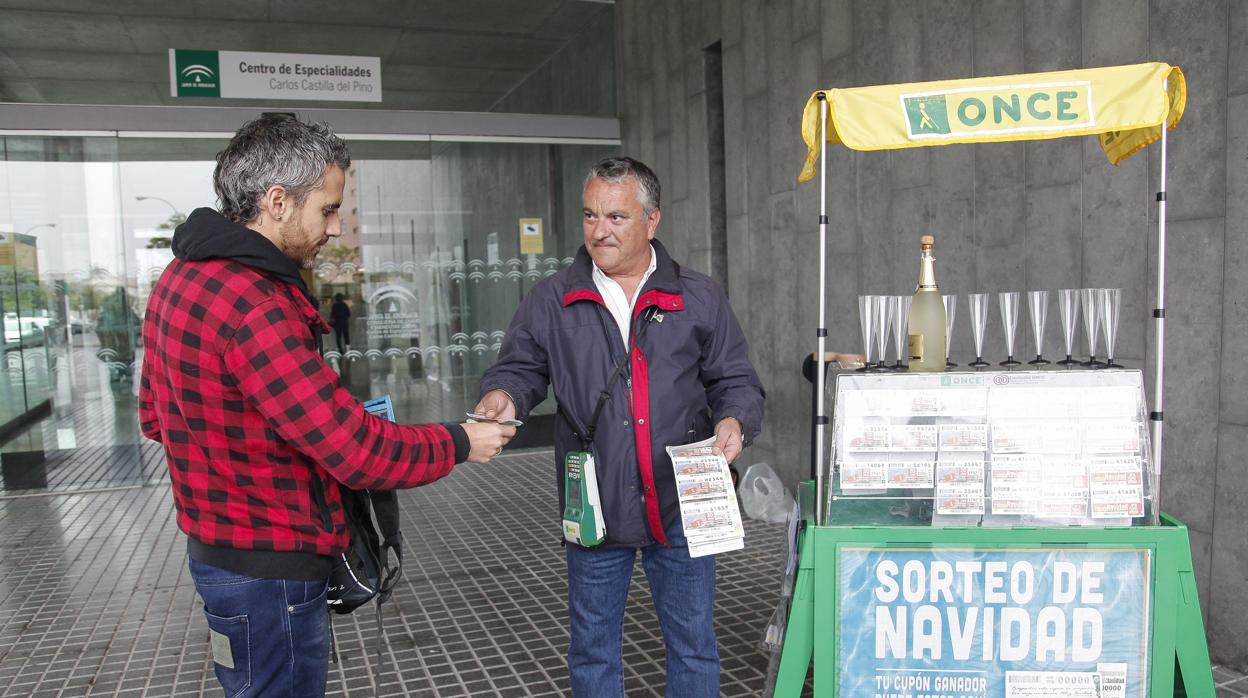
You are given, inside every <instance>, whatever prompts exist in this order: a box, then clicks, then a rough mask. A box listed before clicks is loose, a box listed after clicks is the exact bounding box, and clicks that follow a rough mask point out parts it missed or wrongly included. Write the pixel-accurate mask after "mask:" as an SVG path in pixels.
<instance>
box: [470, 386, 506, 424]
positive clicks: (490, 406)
mask: <svg viewBox="0 0 1248 698" xmlns="http://www.w3.org/2000/svg"><path fill="white" fill-rule="evenodd" d="M472 411H473V413H475V414H479V415H482V416H484V417H486V418H487V419H497V420H499V421H504V420H508V419H515V418H516V405H515V403H513V402H512V401H511V396H510V395H508V394H507V393H505V392H503V391H502V390H491V391H490V392H488V393H486V394H485V395H483V396H481V400H480V401H479V402H478V403H477V406H476V407H474V408H472Z"/></svg>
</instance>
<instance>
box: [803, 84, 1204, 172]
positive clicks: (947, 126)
mask: <svg viewBox="0 0 1248 698" xmlns="http://www.w3.org/2000/svg"><path fill="white" fill-rule="evenodd" d="M1167 80H1168V81H1169V82H1167ZM820 95H823V96H824V98H825V99H824V100H820V99H819V96H820ZM1186 103H1187V83H1186V81H1185V80H1184V79H1183V71H1181V70H1179V69H1178V68H1176V67H1174V66H1170V65H1167V64H1165V63H1141V64H1138V65H1121V66H1112V67H1108V68H1089V69H1086V70H1063V71H1058V72H1052V73H1031V74H1027V75H1001V76H997V77H987V78H970V79H966V80H939V81H936V82H915V83H908V84H902V85H880V86H876V87H853V88H846V89H832V90H819V91H817V92H815V93H814V94H812V95H811V96H810V100H809V101H807V102H806V108H805V109H804V110H803V111H802V140H804V141H806V147H807V153H806V164H805V165H803V167H802V174H801V175H800V176H799V178H798V179H799V180H800V181H802V182H805V181H807V180H809V179H811V178H812V177H814V176H815V163H816V162H817V161H818V159H819V105H820V104H824V105H827V109H828V123H829V124H831V125H832V128H830V129H828V133H827V141H828V143H843V144H845V145H846V146H847V147H849V148H852V149H854V150H891V149H894V148H916V147H921V146H930V145H948V144H951V143H991V142H996V141H1024V140H1038V139H1042V138H1063V137H1066V136H1086V135H1090V134H1099V136H1100V138H1099V140H1100V142H1101V147H1102V148H1103V149H1104V150H1105V154H1106V155H1107V156H1108V157H1109V161H1110V162H1111V163H1113V164H1115V165H1117V164H1118V163H1119V162H1122V161H1123V160H1124V159H1126V157H1127V156H1129V155H1131V154H1132V153H1134V152H1135V151H1137V150H1139V149H1141V148H1143V147H1144V146H1146V145H1148V144H1149V143H1152V142H1153V141H1155V140H1157V139H1158V138H1160V137H1161V124H1162V123H1163V122H1165V121H1168V122H1169V124H1170V128H1172V129H1173V128H1174V127H1175V126H1177V125H1178V123H1179V119H1181V118H1182V117H1183V108H1184V106H1185V105H1186Z"/></svg>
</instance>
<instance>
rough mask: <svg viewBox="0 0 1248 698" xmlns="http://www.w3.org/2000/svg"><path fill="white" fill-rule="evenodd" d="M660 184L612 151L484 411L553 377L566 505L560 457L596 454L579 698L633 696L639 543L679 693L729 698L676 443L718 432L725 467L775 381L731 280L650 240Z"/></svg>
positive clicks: (503, 361) (747, 437)
mask: <svg viewBox="0 0 1248 698" xmlns="http://www.w3.org/2000/svg"><path fill="white" fill-rule="evenodd" d="M660 215H661V214H660V211H659V181H658V178H657V177H656V176H655V175H654V173H653V172H652V171H651V170H650V168H648V167H646V166H645V165H644V164H642V163H640V162H638V161H636V160H633V159H631V158H608V159H606V160H603V161H601V162H599V163H598V164H596V165H595V166H594V167H593V168H591V170H590V173H589V176H588V177H587V178H586V181H585V189H584V211H583V221H582V225H583V228H584V235H585V245H584V247H582V248H581V249H580V250H578V251H577V255H576V259H575V261H574V262H573V263H572V266H571V267H569V268H568V269H565V270H563V271H561V272H560V273H558V274H556V275H555V276H553V277H551V278H549V279H547V280H545V281H544V282H542V283H541V284H539V285H538V286H537V287H535V288H534V289H533V290H532V291H531V292H530V293H529V294H528V295H527V296H526V297H525V299H524V301H523V302H522V303H521V304H520V307H519V309H517V311H516V314H515V317H514V318H513V319H512V322H511V327H510V328H509V329H508V332H507V337H506V339H505V340H504V341H503V347H502V351H501V352H500V354H499V358H498V362H497V363H496V364H495V365H494V366H493V367H492V368H490V369H489V370H488V371H486V373H485V375H484V377H483V378H482V380H481V392H482V397H481V401H480V402H479V403H478V404H477V406H476V411H477V412H478V413H483V414H485V415H486V416H488V417H494V418H498V419H514V418H518V419H525V418H527V416H528V413H529V411H530V410H532V409H533V407H534V406H536V405H537V404H538V403H540V402H541V401H542V400H543V399H545V397H546V393H547V387H548V386H550V387H553V389H554V395H555V399H556V401H557V402H558V408H559V409H558V419H557V420H556V435H555V450H556V454H555V455H556V464H557V470H558V478H559V493H560V510H561V511H562V508H563V501H562V498H563V479H564V468H563V463H564V456H565V454H567V453H568V452H569V451H577V450H581V449H582V448H583V442H584V439H585V437H586V435H587V433H588V431H589V425H590V423H591V421H592V419H593V415H594V412H595V408H596V406H597V405H598V403H599V397H600V395H601V394H602V392H603V391H604V389H606V388H607V387H608V383H609V382H610V379H611V376H612V374H613V373H615V372H616V370H617V368H619V367H620V365H621V363H623V364H624V366H623V367H622V368H621V369H620V370H621V379H619V380H617V381H615V383H614V384H613V385H612V386H611V389H610V391H609V393H608V395H609V397H608V398H607V399H606V400H605V401H604V402H603V408H602V412H601V414H600V417H599V419H598V421H597V424H596V430H595V431H594V432H593V442H592V447H591V449H590V450H591V451H592V452H593V454H594V459H595V462H596V464H597V474H598V487H599V492H600V496H601V502H602V508H603V515H604V518H605V525H606V539H605V540H604V541H603V543H602V544H600V545H598V546H595V547H593V548H586V547H581V546H579V545H574V544H569V545H568V546H567V562H568V587H569V589H568V595H569V598H568V610H569V617H570V621H571V645H570V647H569V650H568V668H569V671H570V674H571V678H572V693H573V695H574V696H595V697H597V696H611V695H618V696H623V695H624V671H623V664H622V660H621V651H622V647H621V644H622V626H623V620H624V606H625V602H626V601H627V598H628V587H629V581H630V577H631V576H632V569H633V560H634V557H635V555H636V551H637V550H641V553H642V563H643V567H644V568H645V571H646V576H647V578H648V580H649V582H650V588H651V593H652V594H653V596H654V604H655V608H656V610H657V611H658V616H659V621H660V625H661V626H662V630H663V637H664V640H665V642H666V645H667V695H669V696H681V697H682V698H685V697H691V696H692V697H696V696H718V695H719V652H718V648H717V646H716V640H715V629H714V619H713V616H712V611H713V609H714V603H715V559H714V557H712V556H707V557H699V558H690V557H689V550H688V546H687V544H686V540H685V535H684V528H683V526H682V524H681V520H680V510H679V501H678V499H677V495H676V487H675V474H674V472H673V470H672V464H671V460H670V459H669V457H668V455H667V452H666V450H665V447H666V446H670V445H675V444H684V443H689V442H692V441H698V440H701V439H705V438H708V437H710V436H711V435H712V434H714V436H715V446H716V448H718V449H719V450H720V451H721V452H722V453H723V454H724V456H725V457H726V458H727V460H728V461H729V462H731V461H732V460H733V459H735V458H736V457H737V455H739V454H740V453H741V449H742V448H743V447H744V446H745V445H746V444H747V443H749V442H750V441H751V440H752V439H753V438H754V437H755V436H757V435H758V432H759V430H760V428H761V426H762V419H763V389H762V386H761V384H760V383H759V380H758V376H757V374H756V373H755V371H754V368H753V366H752V365H751V364H750V361H749V356H748V351H747V347H746V342H745V335H744V333H743V332H742V331H741V326H740V325H739V324H738V323H737V320H736V318H735V317H734V316H733V313H732V308H731V307H729V305H728V297H727V295H726V294H725V293H724V290H723V289H722V288H721V287H720V286H719V285H718V284H716V283H715V282H714V281H712V280H711V279H710V278H708V277H707V276H705V275H703V274H699V273H697V272H694V271H691V270H688V269H685V268H683V267H681V266H680V265H679V264H677V263H676V262H674V261H673V260H672V259H671V257H669V256H668V254H667V250H666V249H664V247H663V245H662V244H661V243H660V242H659V241H658V240H655V239H654V235H655V231H656V230H657V229H658V226H659V219H660Z"/></svg>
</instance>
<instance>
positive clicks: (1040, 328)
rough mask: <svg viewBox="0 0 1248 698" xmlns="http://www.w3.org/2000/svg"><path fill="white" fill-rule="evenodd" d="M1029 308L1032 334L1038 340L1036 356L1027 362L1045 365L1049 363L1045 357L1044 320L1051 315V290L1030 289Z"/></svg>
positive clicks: (1033, 364)
mask: <svg viewBox="0 0 1248 698" xmlns="http://www.w3.org/2000/svg"><path fill="white" fill-rule="evenodd" d="M1027 309H1028V310H1030V311H1031V336H1032V337H1034V338H1035V340H1036V358H1034V359H1032V360H1031V361H1028V362H1027V363H1028V365H1030V366H1043V365H1045V364H1047V363H1049V362H1048V361H1046V360H1045V358H1044V321H1045V320H1046V319H1047V318H1048V315H1049V292H1048V291H1028V292H1027Z"/></svg>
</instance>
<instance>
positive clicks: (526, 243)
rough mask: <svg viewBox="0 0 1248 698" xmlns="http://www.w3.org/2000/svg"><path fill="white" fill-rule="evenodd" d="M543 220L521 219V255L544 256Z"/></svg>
mask: <svg viewBox="0 0 1248 698" xmlns="http://www.w3.org/2000/svg"><path fill="white" fill-rule="evenodd" d="M544 251H545V248H544V247H543V244H542V219H541V218H521V219H520V254H542V253H543V252H544Z"/></svg>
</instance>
